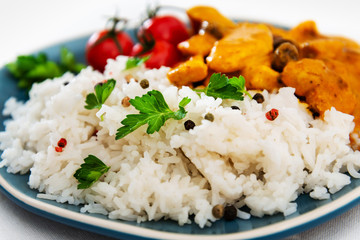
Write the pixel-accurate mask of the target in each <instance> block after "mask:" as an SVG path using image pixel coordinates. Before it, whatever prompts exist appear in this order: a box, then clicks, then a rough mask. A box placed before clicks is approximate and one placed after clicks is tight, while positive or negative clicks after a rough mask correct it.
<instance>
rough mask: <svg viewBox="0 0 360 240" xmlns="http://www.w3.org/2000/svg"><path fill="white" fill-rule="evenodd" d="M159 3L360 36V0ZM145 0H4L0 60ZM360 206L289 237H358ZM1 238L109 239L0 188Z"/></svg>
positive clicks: (84, 29)
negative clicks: (27, 206)
mask: <svg viewBox="0 0 360 240" xmlns="http://www.w3.org/2000/svg"><path fill="white" fill-rule="evenodd" d="M156 2H157V3H160V4H167V5H170V4H171V5H177V6H181V7H184V8H186V7H190V6H193V5H195V4H196V5H198V4H203V5H212V6H215V7H216V8H218V9H219V10H220V11H221V12H222V13H224V14H225V15H227V16H229V17H233V18H240V19H248V20H255V21H267V22H270V23H275V24H280V25H285V26H289V27H291V26H294V25H296V24H298V23H299V22H301V21H304V20H308V19H311V20H315V21H316V22H317V25H318V28H319V30H320V32H322V33H324V34H335V35H343V36H347V37H350V38H352V39H354V40H357V41H358V42H360V14H359V10H360V2H359V1H356V0H342V1H332V0H328V1H324V0H318V1H315V0H311V1H309V0H302V1H280V0H272V1H266V0H253V1H248V0H237V1H230V0H228V1H227V0H222V1H213V0H207V1H205V0H193V1H189V0H177V1H172V0H168V1H156ZM156 2H154V1H145V0H129V1H122V0H117V1H115V0H105V1H99V0H61V1H60V0H52V1H46V0H32V1H30V0H29V1H26V0H0V66H3V65H4V64H5V63H7V62H9V61H12V60H14V59H15V58H16V56H17V55H20V54H28V53H31V52H33V51H36V50H39V49H42V48H44V47H47V46H50V45H52V44H54V43H60V42H63V41H66V40H69V39H73V38H76V37H79V36H84V35H87V34H90V33H92V32H93V31H96V30H99V29H101V28H102V27H104V24H105V21H106V19H107V18H108V17H110V16H113V15H114V14H115V13H116V12H117V13H118V14H120V15H121V16H123V17H126V18H128V19H131V20H133V23H136V22H137V20H138V19H139V17H140V16H141V14H143V13H144V11H145V9H146V5H147V4H154V3H156ZM359 223H360V207H359V206H357V207H355V208H353V209H351V210H350V211H348V212H347V213H345V214H343V215H341V216H339V217H337V218H335V219H332V220H330V221H329V222H327V223H325V224H322V225H320V226H318V227H316V228H314V229H311V230H309V231H306V232H303V233H300V234H298V235H295V236H292V237H290V238H289V239H324V240H325V239H326V240H329V239H357V236H359V235H360V227H359ZM0 239H1V240H2V239H9V240H12V239H29V240H41V239H47V240H49V239H53V240H57V239H74V240H75V239H77V240H79V239H80V240H81V239H87V240H91V239H108V238H106V237H103V236H100V235H97V234H93V233H90V232H86V231H82V230H78V229H75V228H72V227H68V226H65V225H62V224H60V223H56V222H53V221H50V220H47V219H45V218H42V217H39V216H37V215H34V214H32V213H29V212H27V211H26V210H23V209H21V208H19V207H18V206H16V205H15V204H14V203H12V202H11V201H10V200H8V199H7V198H6V197H5V196H3V195H2V194H0Z"/></svg>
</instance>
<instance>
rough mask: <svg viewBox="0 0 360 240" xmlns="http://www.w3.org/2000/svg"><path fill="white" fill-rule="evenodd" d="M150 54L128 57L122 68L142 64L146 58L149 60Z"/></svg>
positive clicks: (126, 68)
mask: <svg viewBox="0 0 360 240" xmlns="http://www.w3.org/2000/svg"><path fill="white" fill-rule="evenodd" d="M149 58H150V56H145V57H129V58H128V60H127V61H126V65H125V69H124V70H128V69H131V68H135V67H138V66H141V65H142V64H144V63H145V62H146V61H147V60H149Z"/></svg>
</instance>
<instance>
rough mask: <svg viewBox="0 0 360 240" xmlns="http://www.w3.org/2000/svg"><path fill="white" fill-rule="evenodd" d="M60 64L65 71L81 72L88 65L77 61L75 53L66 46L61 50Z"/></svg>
mask: <svg viewBox="0 0 360 240" xmlns="http://www.w3.org/2000/svg"><path fill="white" fill-rule="evenodd" d="M60 65H61V66H62V68H63V69H64V70H65V71H69V72H72V73H79V72H80V71H81V70H82V69H83V68H85V67H86V66H85V65H84V64H82V63H78V62H76V59H75V55H74V54H73V53H72V52H70V51H69V50H68V49H67V48H65V47H63V48H61V50H60Z"/></svg>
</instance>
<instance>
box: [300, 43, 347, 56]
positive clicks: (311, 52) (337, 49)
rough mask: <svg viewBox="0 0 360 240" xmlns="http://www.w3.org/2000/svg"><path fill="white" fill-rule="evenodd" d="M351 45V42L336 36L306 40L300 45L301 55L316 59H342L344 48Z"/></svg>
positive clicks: (344, 52)
mask: <svg viewBox="0 0 360 240" xmlns="http://www.w3.org/2000/svg"><path fill="white" fill-rule="evenodd" d="M349 46H350V47H352V46H354V45H352V43H351V42H347V41H345V40H343V39H336V38H326V39H325V38H322V39H315V40H312V41H307V42H305V43H303V44H301V45H300V51H301V56H302V57H303V58H317V59H327V58H330V59H339V60H340V59H344V55H345V54H346V49H349Z"/></svg>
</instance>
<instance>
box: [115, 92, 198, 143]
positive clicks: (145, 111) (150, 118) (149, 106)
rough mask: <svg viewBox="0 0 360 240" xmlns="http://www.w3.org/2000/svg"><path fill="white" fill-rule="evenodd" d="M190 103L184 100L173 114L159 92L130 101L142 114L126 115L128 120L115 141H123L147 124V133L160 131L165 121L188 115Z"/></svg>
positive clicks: (125, 120)
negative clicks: (187, 107) (187, 106)
mask: <svg viewBox="0 0 360 240" xmlns="http://www.w3.org/2000/svg"><path fill="white" fill-rule="evenodd" d="M190 101H191V99H190V98H188V97H185V98H183V99H182V100H181V101H180V103H179V110H178V111H176V112H173V111H172V110H171V109H170V108H169V106H168V105H167V103H166V101H165V99H164V96H163V95H162V93H161V92H159V91H157V90H152V91H149V92H147V93H146V94H144V95H143V96H142V97H139V96H138V97H135V98H134V99H130V100H129V102H130V104H131V105H132V106H134V107H135V108H136V109H137V110H139V111H140V112H139V114H129V115H126V118H125V119H124V120H123V121H122V122H121V123H122V124H123V125H124V126H122V127H121V128H119V129H118V130H117V133H116V138H115V139H121V138H123V137H125V136H126V135H128V134H129V133H131V132H133V131H135V130H136V129H138V128H139V127H141V126H142V125H145V124H148V128H147V130H146V132H147V133H148V134H152V133H154V132H155V131H159V130H160V128H161V127H162V126H163V125H164V124H165V121H166V120H168V119H170V118H173V119H175V120H181V119H183V118H184V117H185V115H186V113H187V112H186V111H185V108H184V107H185V106H186V105H187V104H188V103H189V102H190Z"/></svg>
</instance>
